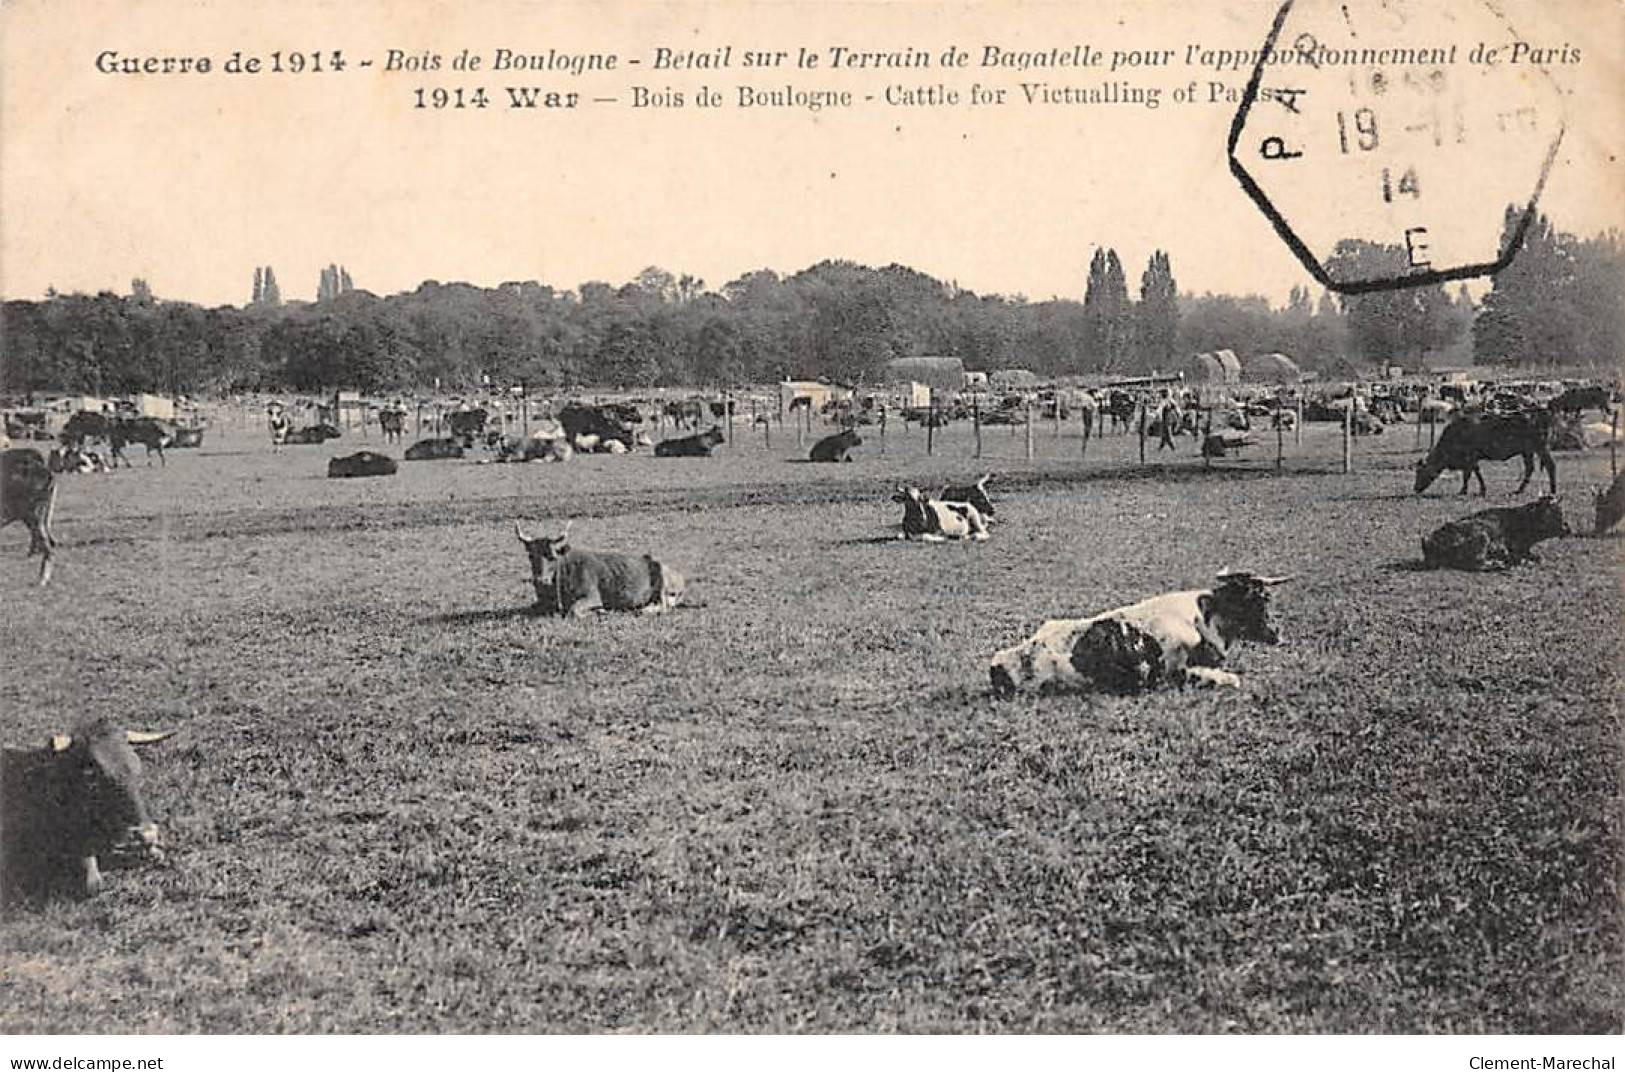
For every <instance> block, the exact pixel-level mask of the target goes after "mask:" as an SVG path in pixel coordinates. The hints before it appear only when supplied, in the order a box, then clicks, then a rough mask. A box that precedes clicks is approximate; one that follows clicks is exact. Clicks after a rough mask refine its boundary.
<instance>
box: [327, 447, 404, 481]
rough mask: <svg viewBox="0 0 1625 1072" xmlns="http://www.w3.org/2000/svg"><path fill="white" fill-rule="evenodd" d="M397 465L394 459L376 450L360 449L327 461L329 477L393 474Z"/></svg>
mask: <svg viewBox="0 0 1625 1072" xmlns="http://www.w3.org/2000/svg"><path fill="white" fill-rule="evenodd" d="M397 468H398V466H397V465H396V463H395V459H394V458H391V457H390V456H389V455H387V454H379V453H378V452H376V451H371V450H362V451H357V452H356V453H354V454H349V455H346V456H345V457H342V458H334V459H332V460H330V461H329V462H328V463H327V475H328V476H330V477H350V476H394V475H395V470H396V469H397Z"/></svg>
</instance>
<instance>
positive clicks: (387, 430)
mask: <svg viewBox="0 0 1625 1072" xmlns="http://www.w3.org/2000/svg"><path fill="white" fill-rule="evenodd" d="M378 430H379V431H380V432H382V433H383V435H384V442H385V443H399V442H400V441H401V437H402V436H403V435H405V434H406V411H405V410H399V409H381V410H379V411H378Z"/></svg>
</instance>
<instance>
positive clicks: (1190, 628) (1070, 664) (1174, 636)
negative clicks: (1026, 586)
mask: <svg viewBox="0 0 1625 1072" xmlns="http://www.w3.org/2000/svg"><path fill="white" fill-rule="evenodd" d="M1287 580H1290V578H1288V577H1261V576H1255V575H1253V574H1251V573H1232V572H1225V573H1221V574H1219V576H1218V580H1217V583H1215V584H1214V585H1213V587H1211V588H1199V589H1193V590H1191V591H1187V592H1168V593H1165V594H1163V595H1160V596H1153V597H1151V598H1150V599H1146V600H1142V601H1140V602H1139V603H1135V604H1132V605H1130V606H1127V607H1119V608H1117V609H1115V610H1109V611H1106V612H1105V613H1103V614H1096V615H1094V616H1093V617H1090V618H1057V619H1052V620H1050V621H1047V622H1045V623H1044V624H1043V625H1041V626H1040V627H1039V629H1038V631H1037V632H1036V633H1034V634H1033V635H1032V636H1031V637H1029V638H1028V639H1027V640H1024V641H1022V642H1021V643H1020V644H1017V645H1015V646H1014V647H1011V648H1006V649H1004V650H1003V651H1001V652H999V653H998V654H997V655H995V656H993V660H992V663H991V664H990V665H989V667H988V678H989V680H990V682H991V684H992V688H993V692H994V693H995V694H996V695H999V696H1011V695H1014V694H1015V692H1016V691H1017V690H1018V689H1029V688H1039V687H1043V686H1045V685H1069V686H1074V687H1089V686H1092V687H1094V688H1096V689H1100V690H1103V691H1108V692H1131V691H1138V690H1140V689H1147V688H1151V687H1153V686H1156V685H1163V684H1168V685H1185V684H1203V685H1228V686H1232V687H1235V686H1239V685H1240V684H1241V679H1240V678H1238V677H1237V676H1236V675H1235V674H1233V673H1231V672H1230V671H1228V670H1222V669H1219V667H1220V666H1221V664H1222V663H1223V662H1224V659H1225V657H1226V655H1227V654H1228V653H1229V650H1230V649H1231V648H1232V647H1234V646H1235V645H1236V644H1237V643H1239V642H1240V641H1243V640H1247V641H1254V642H1256V643H1260V644H1278V643H1280V640H1281V636H1280V633H1279V632H1278V631H1277V630H1276V628H1275V627H1274V626H1273V625H1272V624H1270V620H1269V590H1270V588H1271V587H1273V586H1274V585H1277V584H1281V583H1282V582H1284V581H1287Z"/></svg>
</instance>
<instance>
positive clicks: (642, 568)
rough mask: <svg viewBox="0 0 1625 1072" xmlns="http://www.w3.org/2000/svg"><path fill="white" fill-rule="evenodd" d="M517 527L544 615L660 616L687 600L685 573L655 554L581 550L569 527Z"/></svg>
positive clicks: (516, 523) (519, 525)
mask: <svg viewBox="0 0 1625 1072" xmlns="http://www.w3.org/2000/svg"><path fill="white" fill-rule="evenodd" d="M513 527H514V533H515V534H516V535H517V536H518V537H519V542H520V543H522V544H524V545H525V553H526V554H527V555H529V556H530V580H531V584H532V585H534V586H535V588H536V605H537V606H538V607H539V608H541V609H542V610H544V611H547V612H549V613H554V614H560V615H568V616H571V617H576V618H579V617H582V616H584V615H585V614H586V613H587V612H588V611H592V610H636V611H642V612H643V613H645V614H659V613H660V612H661V611H665V610H669V609H671V608H672V607H675V606H676V605H677V604H678V603H679V602H680V601H681V600H682V598H683V589H684V580H683V576H682V574H680V573H678V572H677V571H676V570H674V569H672V568H671V567H670V566H667V565H665V564H664V563H662V562H660V561H658V560H657V559H655V558H654V557H653V556H652V555H626V554H616V553H612V552H605V551H577V550H575V549H574V548H572V547H571V546H570V526H569V525H568V524H566V525H565V526H564V531H563V532H562V533H560V534H559V535H557V536H534V537H532V536H527V535H525V529H524V526H523V525H521V524H520V523H519V522H517V521H516V522H514V526H513Z"/></svg>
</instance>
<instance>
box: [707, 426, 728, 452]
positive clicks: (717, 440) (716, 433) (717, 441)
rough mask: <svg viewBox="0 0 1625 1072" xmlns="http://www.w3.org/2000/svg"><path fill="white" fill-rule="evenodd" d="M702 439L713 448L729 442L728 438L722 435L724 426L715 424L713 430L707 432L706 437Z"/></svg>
mask: <svg viewBox="0 0 1625 1072" xmlns="http://www.w3.org/2000/svg"><path fill="white" fill-rule="evenodd" d="M701 438H703V439H704V440H705V441H706V442H707V443H709V444H711V445H712V446H713V447H720V446H721V445H722V444H723V442H725V441H726V440H727V438H728V437H727V436H725V435H723V434H722V426H721V425H716V424H713V425H712V426H711V430H710V431H708V432H706V433H705V435H704V436H703V437H701Z"/></svg>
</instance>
